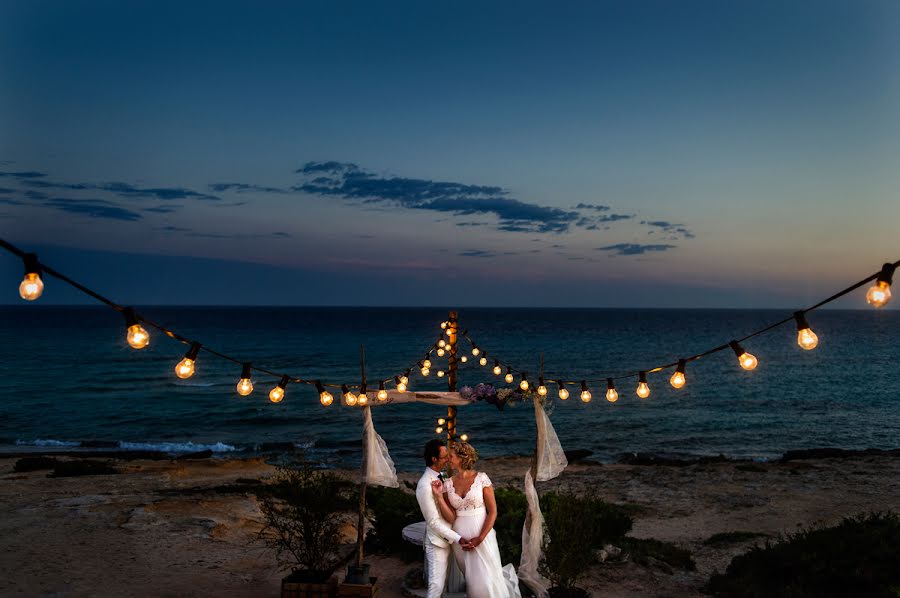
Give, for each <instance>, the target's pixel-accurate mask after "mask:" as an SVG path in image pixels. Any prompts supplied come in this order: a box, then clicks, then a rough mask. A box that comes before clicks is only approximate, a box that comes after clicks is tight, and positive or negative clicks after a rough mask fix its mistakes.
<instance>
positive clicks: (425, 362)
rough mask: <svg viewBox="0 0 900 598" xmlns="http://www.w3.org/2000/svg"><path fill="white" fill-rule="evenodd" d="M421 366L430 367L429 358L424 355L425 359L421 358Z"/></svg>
mask: <svg viewBox="0 0 900 598" xmlns="http://www.w3.org/2000/svg"><path fill="white" fill-rule="evenodd" d="M422 367H423V368H430V367H431V360H430V359H428V358H427V357H426V358H425V359H423V360H422Z"/></svg>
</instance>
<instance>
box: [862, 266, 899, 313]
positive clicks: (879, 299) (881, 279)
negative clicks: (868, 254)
mask: <svg viewBox="0 0 900 598" xmlns="http://www.w3.org/2000/svg"><path fill="white" fill-rule="evenodd" d="M893 278H894V264H885V265H883V266H882V267H881V272H879V273H878V277H877V278H876V279H875V284H874V285H872V286H871V287H870V288H869V290H868V292H867V293H866V301H868V303H869V305H871V306H873V307H884V306H885V305H887V304H888V303H889V302H890V300H891V283H892V282H893Z"/></svg>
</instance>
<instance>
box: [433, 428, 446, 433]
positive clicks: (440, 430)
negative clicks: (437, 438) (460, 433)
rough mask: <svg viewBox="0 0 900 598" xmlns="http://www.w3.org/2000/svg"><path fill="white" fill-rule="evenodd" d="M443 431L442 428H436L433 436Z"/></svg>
mask: <svg viewBox="0 0 900 598" xmlns="http://www.w3.org/2000/svg"><path fill="white" fill-rule="evenodd" d="M443 431H444V428H442V427H440V426H438V427H437V428H435V429H434V433H435V434H441V433H442V432H443Z"/></svg>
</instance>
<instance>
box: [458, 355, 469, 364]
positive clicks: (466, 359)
mask: <svg viewBox="0 0 900 598" xmlns="http://www.w3.org/2000/svg"><path fill="white" fill-rule="evenodd" d="M459 360H460V361H461V362H463V363H465V362H467V361H469V358H468V357H466V356H465V355H463V356H462V357H460V358H459Z"/></svg>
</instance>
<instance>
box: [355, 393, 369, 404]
mask: <svg viewBox="0 0 900 598" xmlns="http://www.w3.org/2000/svg"><path fill="white" fill-rule="evenodd" d="M356 402H357V404H358V405H359V406H360V407H365V406H366V405H368V404H369V395H367V394H365V393H360V394H359V395H357V397H356Z"/></svg>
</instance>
